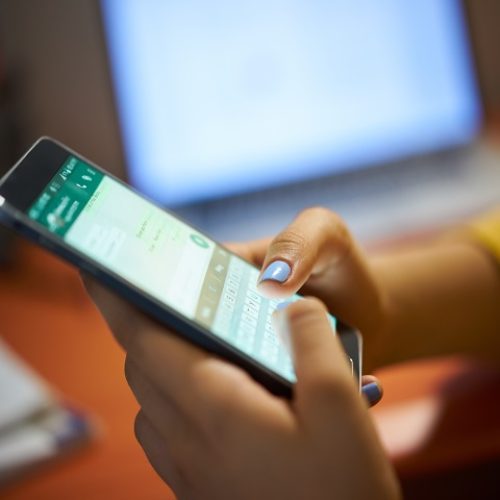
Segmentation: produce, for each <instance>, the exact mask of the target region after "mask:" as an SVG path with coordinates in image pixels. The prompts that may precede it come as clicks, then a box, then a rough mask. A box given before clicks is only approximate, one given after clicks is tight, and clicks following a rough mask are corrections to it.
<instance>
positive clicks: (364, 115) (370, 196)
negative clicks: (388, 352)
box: [0, 0, 500, 499]
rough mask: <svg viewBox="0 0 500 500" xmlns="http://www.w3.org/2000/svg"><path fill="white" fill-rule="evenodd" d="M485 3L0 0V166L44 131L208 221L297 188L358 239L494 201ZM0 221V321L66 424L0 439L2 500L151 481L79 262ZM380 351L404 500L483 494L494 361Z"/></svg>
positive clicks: (496, 100) (400, 238) (144, 494)
mask: <svg viewBox="0 0 500 500" xmlns="http://www.w3.org/2000/svg"><path fill="white" fill-rule="evenodd" d="M499 21H500V4H499V3H498V2H496V1H495V0H483V1H481V2H474V1H472V0H471V1H466V2H461V1H459V0H412V1H408V2H402V1H400V0H399V1H398V0H385V1H383V2H377V3H374V2H369V1H368V0H351V1H344V2H341V1H326V0H314V1H308V2H299V1H284V0H281V1H280V0H273V1H270V0H267V1H265V2H264V1H261V0H253V1H252V2H229V1H222V0H215V1H211V2H206V1H205V2H201V1H199V0H189V1H183V2H175V1H166V0H165V1H145V2H138V1H133V0H101V1H97V0H69V1H68V0H45V1H44V2H39V1H35V0H2V2H0V172H2V173H3V172H5V171H6V170H7V169H8V168H9V167H10V166H11V165H12V164H13V163H14V161H15V160H16V159H17V158H18V157H19V156H20V155H21V154H22V152H23V151H24V150H25V149H26V148H27V147H28V146H29V145H30V144H31V143H32V142H33V141H34V140H35V139H36V138H38V137H39V136H41V135H49V136H52V137H54V138H56V139H58V140H60V141H62V142H64V143H66V144H67V145H69V146H70V147H72V148H74V149H75V150H76V151H78V152H80V153H81V154H83V155H84V156H86V157H88V158H89V159H91V160H92V161H94V162H95V163H97V164H99V165H101V166H103V167H104V168H106V169H108V170H110V171H112V172H113V173H115V174H116V175H118V176H119V177H122V178H124V179H126V180H128V181H129V182H131V183H132V184H133V185H134V186H135V187H137V188H138V189H139V190H140V191H142V192H144V193H145V194H147V195H148V196H150V197H152V198H153V199H155V200H157V201H158V202H160V203H161V204H163V205H165V206H167V207H170V208H172V209H174V210H175V211H177V212H179V213H180V214H182V215H183V216H184V217H186V218H187V219H188V220H190V221H192V222H193V223H195V224H196V225H198V226H200V227H201V228H202V229H204V230H206V231H207V232H209V233H211V234H213V235H214V236H215V237H216V238H218V239H219V240H240V239H251V238H256V237H261V236H265V235H270V234H273V233H276V232H277V231H279V230H280V229H281V228H282V227H284V226H285V225H286V224H287V223H288V222H289V221H290V220H291V219H292V218H293V217H294V215H295V214H296V213H297V212H298V211H300V210H301V209H303V208H305V207H307V206H311V205H323V206H327V207H330V208H332V209H334V210H336V211H337V212H339V213H340V214H341V215H342V216H343V217H344V218H345V220H346V221H347V222H348V224H349V225H350V227H351V228H352V230H353V232H354V233H355V235H356V236H357V237H358V238H360V239H361V241H362V242H364V243H365V245H366V246H367V248H372V249H374V248H378V247H390V246H395V245H399V244H401V243H402V242H403V243H404V242H407V241H410V240H411V241H413V240H415V239H422V238H426V237H428V235H431V234H433V233H434V232H435V231H437V230H439V229H440V228H443V227H446V226H447V225H449V224H452V223H455V222H457V221H460V220H462V219H463V218H465V217H468V216H471V215H473V214H475V213H477V212H479V211H481V210H484V209H485V208H487V207H489V206H492V205H493V204H495V203H497V204H498V202H499V201H500V161H499V158H500V156H499V155H500V152H499V150H500V147H499V144H500V126H499V123H500V58H499V57H498V47H500V33H499V30H498V22H499ZM0 231H1V232H0V256H1V257H0V259H1V262H2V267H1V268H0V295H1V297H2V298H1V300H0V314H1V317H2V322H1V324H0V338H4V339H5V340H6V341H7V344H8V345H9V346H10V348H7V347H6V349H11V350H12V352H11V353H10V354H9V356H10V358H9V359H11V360H12V359H14V358H16V359H17V357H20V358H22V359H24V360H25V361H24V363H26V366H24V368H23V374H24V377H25V379H26V377H28V378H29V379H30V381H31V383H35V384H38V383H40V381H39V380H38V379H37V377H38V375H35V373H37V374H40V375H41V376H42V377H43V379H44V380H45V382H43V384H42V385H43V386H44V387H46V386H47V385H50V386H51V387H52V389H49V390H48V392H49V393H50V397H49V399H50V401H51V402H50V404H49V406H51V408H53V407H54V406H57V408H58V411H59V414H58V415H59V416H58V418H59V420H57V419H55V420H57V422H60V421H61V419H62V420H64V422H66V423H67V422H70V423H69V424H68V425H69V427H68V428H70V430H71V432H70V431H68V430H67V428H64V429H63V430H64V433H65V434H64V433H63V434H64V435H63V438H61V435H60V433H61V432H62V431H61V427H60V426H58V425H56V424H51V425H48V424H47V423H46V422H45V421H44V422H43V426H42V427H43V428H44V429H47V428H50V432H51V434H50V436H51V437H50V440H49V441H50V443H51V444H50V446H48V448H47V446H45V448H43V447H42V448H43V450H45V451H44V453H45V454H44V453H42V452H40V449H42V448H38V451H37V452H33V453H32V454H31V455H30V452H29V450H28V451H26V449H25V451H24V455H23V453H21V452H20V451H19V450H20V448H19V446H17V447H14V451H12V448H3V450H4V453H3V455H2V446H1V444H2V443H1V439H0V466H1V460H2V457H3V460H4V462H5V464H7V466H8V465H9V463H10V464H13V463H14V462H15V460H14V459H13V458H12V457H14V456H16V457H18V459H17V460H18V462H19V463H20V464H21V465H22V462H23V457H24V461H25V462H30V463H28V465H29V467H26V466H23V467H18V468H17V470H18V471H21V470H22V473H21V472H17V473H15V474H14V473H11V472H12V471H11V472H9V474H8V475H6V477H7V476H8V478H9V481H5V484H7V486H5V490H4V491H5V498H19V499H21V498H52V499H54V498H67V497H68V496H69V495H70V494H71V496H72V498H100V497H101V496H102V498H104V496H105V495H106V496H109V495H110V494H115V495H119V496H120V497H121V498H138V497H140V498H157V497H158V498H160V497H162V498H163V497H165V495H167V496H168V494H169V492H168V489H166V488H165V487H164V486H163V485H162V484H161V482H160V481H159V479H157V478H156V476H155V475H154V473H153V472H152V471H151V470H150V469H149V467H148V465H147V464H146V462H145V459H144V458H143V456H142V453H141V451H140V449H139V448H138V446H137V445H136V444H135V443H134V439H133V435H132V422H133V417H134V413H135V411H136V407H135V403H134V402H133V400H132V397H131V396H130V395H129V394H128V391H127V389H126V386H125V382H124V380H123V377H122V375H121V371H122V366H121V365H122V361H123V359H122V353H121V352H120V351H119V349H118V348H117V347H116V346H115V345H114V343H113V341H112V340H111V338H110V337H109V334H108V332H107V331H106V327H105V325H104V324H103V322H102V321H101V320H100V318H99V316H98V315H97V313H96V312H95V310H94V308H93V306H92V305H91V304H90V303H89V302H88V300H87V299H86V297H85V294H84V292H83V290H82V288H81V285H80V282H79V279H78V276H77V274H76V273H75V272H74V271H73V270H71V269H69V268H68V267H66V266H65V265H64V264H61V263H59V262H57V261H56V260H55V259H53V258H52V257H50V256H48V255H46V254H45V253H44V252H42V251H40V250H37V249H35V248H33V247H31V246H30V245H28V244H27V243H24V242H19V241H17V240H15V239H14V238H13V237H12V236H11V235H9V234H8V233H7V232H6V231H3V230H1V229H0ZM26 311H29V314H27V313H26ZM9 352H10V350H9ZM19 362H20V363H21V364H22V363H23V362H21V361H19ZM29 367H31V368H29ZM391 370H392V371H391ZM391 370H388V371H387V373H385V372H384V373H383V374H381V376H382V377H384V381H385V383H386V387H387V388H388V389H387V390H386V393H387V397H386V400H385V402H384V403H383V404H382V405H381V407H380V408H378V409H377V410H376V411H375V412H374V418H375V419H376V422H377V425H378V427H379V430H380V432H381V436H382V438H383V440H384V444H385V445H386V447H387V449H388V452H389V454H390V455H391V457H392V458H393V461H394V463H395V465H396V467H397V470H398V472H399V474H400V477H401V478H402V480H403V485H404V487H405V492H406V493H407V497H408V498H422V497H423V496H426V497H427V498H434V497H435V498H443V497H444V498H452V497H453V498H471V493H470V492H471V491H477V485H478V484H479V483H481V484H482V487H483V489H484V488H486V489H484V491H487V487H486V486H485V485H488V487H489V488H490V489H491V491H492V493H491V494H492V495H497V496H498V494H500V492H499V490H498V486H497V489H496V490H495V486H494V483H495V482H494V481H493V478H494V475H495V471H498V470H499V469H498V467H499V466H500V431H499V430H498V429H496V427H497V426H496V423H495V419H494V418H493V417H494V416H495V418H496V416H500V410H499V409H498V408H496V407H493V406H491V405H493V403H492V402H491V401H490V402H488V403H487V404H489V405H490V406H487V407H484V408H483V404H485V401H489V400H490V399H491V398H488V397H487V395H488V391H487V390H486V388H487V389H488V390H489V389H491V388H496V389H498V385H497V384H496V375H495V374H492V373H491V372H489V371H482V369H480V368H478V367H477V366H476V365H475V364H474V363H471V362H464V361H462V360H456V359H450V360H442V361H439V362H436V361H434V360H432V361H422V362H419V363H413V364H412V365H408V366H403V367H397V368H395V369H391ZM27 372H29V375H27ZM466 374H468V377H467V380H468V381H469V382H468V384H465V385H466V386H467V387H466V390H465V389H463V387H464V385H463V384H462V392H460V391H459V392H457V391H456V387H457V384H456V381H457V380H462V378H463V377H465V375H466ZM471 374H472V375H471ZM35 380H37V381H36V382H35ZM25 382H26V380H25ZM26 383H27V384H28V382H26ZM459 385H460V384H459ZM14 386H15V384H14ZM11 387H12V384H11ZM450 387H451V388H452V389H450ZM389 388H390V389H391V390H389ZM445 388H446V390H445ZM44 390H45V389H44ZM33 391H34V392H37V391H35V390H34V389H33ZM33 391H32V392H33ZM443 391H444V392H446V391H448V392H447V394H448V396H447V397H448V400H447V401H449V400H450V398H451V400H452V402H453V405H452V406H453V411H451V410H449V405H444V403H443V395H442V392H443ZM449 391H451V393H450V392H449ZM11 392H12V391H11ZM14 392H15V391H14ZM28 392H29V391H28ZM37 394H38V395H39V394H40V392H39V391H38V392H37ZM450 394H451V396H450ZM474 398H475V399H474ZM39 399H40V398H39ZM42 399H43V398H42ZM45 401H46V400H45ZM471 401H473V402H474V404H472V403H471ZM31 402H32V404H33V405H34V406H31V407H29V408H31V410H30V411H32V410H33V408H36V404H34V403H33V399H31ZM38 403H40V401H38V402H37V404H38ZM478 407H480V408H483V411H482V413H481V412H479V413H478V412H477V411H476V412H475V413H474V415H475V416H474V417H472V416H471V413H470V409H471V408H474V409H477V408H478ZM422 408H423V409H424V410H425V411H422ZM436 408H437V409H438V410H439V411H438V410H436ZM443 408H444V409H443ZM485 408H487V410H486V409H485ZM433 412H434V413H433ZM28 413H29V412H28ZM35 413H36V412H35ZM26 414H27V413H26V410H25V413H24V414H23V415H24V416H23V418H25V416H26ZM430 414H432V415H434V417H433V418H432V419H431V418H430V417H429V415H430ZM436 415H438V416H436ZM478 415H479V416H478ZM0 417H1V414H0ZM30 418H31V417H30ZM53 421H54V419H52V420H51V422H53ZM496 421H498V420H496ZM408 422H411V426H410V425H409V424H408ZM471 422H472V423H471ZM38 424H39V423H37V425H38ZM40 425H41V424H40ZM40 425H39V426H40ZM409 427H412V428H414V429H418V432H416V433H415V435H413V434H411V433H409V432H408V429H409ZM9 428H10V429H11V428H12V427H9ZM54 429H55V430H54ZM389 429H390V430H391V431H392V432H389ZM450 429H451V430H450ZM396 431H397V432H396ZM2 432H3V433H4V434H3V435H5V432H6V431H2V427H1V419H0V438H1V436H2ZM58 432H59V434H58ZM68 433H69V434H68ZM410 434H411V435H410ZM68 435H69V437H68ZM458 436H459V437H460V439H458ZM45 438H46V434H45ZM27 442H28V443H29V442H30V441H29V439H28V440H27ZM54 443H56V444H54ZM61 443H63V444H64V446H62V445H61ZM84 444H86V445H87V446H83V445H84ZM26 446H27V447H28V448H29V446H28V445H26ZM77 448H78V449H79V448H81V452H80V453H74V454H72V456H71V457H68V458H67V459H66V460H57V462H58V463H57V464H54V465H47V463H48V462H49V461H52V459H56V458H61V457H62V456H63V455H66V454H69V451H74V450H76V449H77ZM5 450H6V451H5ZM47 450H49V451H47ZM16 454H17V455H16ZM19 457H20V458H19ZM49 459H50V460H49ZM42 462H43V463H44V464H45V465H44V466H43V467H41V468H39V467H37V468H38V469H39V470H38V472H32V473H31V474H28V473H27V469H28V468H29V469H33V468H34V465H35V464H36V465H37V466H38V465H39V464H41V463H42ZM16 463H17V462H16ZM7 466H6V467H7ZM11 469H13V467H11ZM16 478H17V479H16ZM0 480H1V475H0ZM450 482H453V484H455V485H456V490H457V491H456V492H455V493H453V495H454V496H447V495H449V494H451V490H450ZM468 488H470V489H468ZM488 491H489V490H488ZM117 492H119V494H118V493H117ZM0 493H2V496H3V492H2V491H1V490H0ZM433 495H434V496H433ZM460 495H463V496H460ZM482 498H487V497H486V496H484V495H483V496H482ZM491 498H494V496H491Z"/></svg>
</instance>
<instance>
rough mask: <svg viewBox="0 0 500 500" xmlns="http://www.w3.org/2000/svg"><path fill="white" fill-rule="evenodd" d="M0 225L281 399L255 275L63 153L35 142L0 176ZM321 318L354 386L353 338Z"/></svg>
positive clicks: (280, 373) (357, 348) (286, 375)
mask: <svg viewBox="0 0 500 500" xmlns="http://www.w3.org/2000/svg"><path fill="white" fill-rule="evenodd" d="M0 220H1V221H2V222H3V223H4V224H6V225H7V226H9V227H11V228H13V229H14V230H15V231H17V232H18V233H20V234H22V235H24V236H25V237H27V238H28V239H30V240H32V241H34V242H36V243H38V244H39V245H41V246H42V247H44V248H46V249H48V250H49V251H51V252H53V253H54V254H56V255H58V256H60V257H62V258H63V259H65V260H67V261H68V262H70V263H72V264H74V265H75V266H76V267H78V268H79V269H81V270H83V271H84V272H86V273H89V274H91V275H93V276H95V278H96V279H97V280H98V281H100V282H101V283H103V284H104V285H105V286H107V287H109V288H110V289H112V290H113V291H114V292H115V293H117V294H118V295H120V296H121V297H123V298H125V299H126V300H128V301H129V302H130V303H132V304H133V305H135V306H137V307H138V308H139V309H141V310H142V311H143V312H145V313H146V314H148V315H150V316H151V317H153V318H154V319H156V320H157V321H159V322H161V323H163V324H164V325H166V326H167V327H168V328H169V329H170V330H172V331H173V332H175V333H176V334H178V335H180V336H181V337H183V338H186V339H188V340H189V341H191V342H193V343H194V344H196V345H198V346H200V347H202V348H204V349H206V350H208V351H210V352H213V353H215V354H217V355H219V356H221V357H223V358H226V359H228V360H230V361H231V362H233V363H235V364H237V365H238V366H240V367H242V368H243V369H245V370H247V371H248V372H249V373H250V374H251V375H252V376H253V377H254V378H255V379H256V380H257V381H259V382H260V383H262V384H263V385H264V386H265V387H267V388H268V389H269V390H270V391H271V392H273V393H275V394H278V395H281V396H285V397H291V395H292V392H293V385H294V382H295V380H296V379H295V374H294V370H293V365H292V361H291V359H290V356H289V353H288V352H287V350H286V348H285V347H284V346H283V345H282V344H281V342H280V340H279V338H278V336H277V335H276V334H275V331H274V329H273V325H272V322H271V320H270V318H271V314H272V312H273V311H274V309H275V308H276V306H277V304H278V301H276V300H269V299H266V298H264V297H262V296H261V295H260V294H259V293H258V292H257V289H256V284H257V277H258V274H259V271H258V269H257V268H256V267H255V266H253V265H252V264H250V263H248V262H246V261H245V260H243V259H241V258H240V257H238V256H237V255H235V254H233V253H231V252H230V251H229V250H227V249H226V248H224V246H222V245H221V244H219V243H216V242H215V241H214V240H212V239H211V238H210V237H209V236H207V235H206V234H204V233H203V232H202V231H199V230H198V229H196V228H194V227H193V226H191V225H189V224H187V223H186V222H184V221H182V220H180V219H179V218H178V217H177V216H175V215H174V214H172V213H171V212H169V211H167V210H164V209H163V208H161V207H159V206H158V205H156V204H155V203H153V202H152V201H150V200H148V199H146V198H145V197H143V196H142V195H140V194H139V193H137V192H136V191H134V190H133V189H132V188H130V187H129V186H127V185H126V184H124V183H123V182H121V181H120V180H118V179H116V178H115V177H113V176H112V175H110V174H108V173H107V172H105V171H104V170H102V169H101V168H99V167H98V166H96V165H94V164H93V163H92V162H90V161H88V160H86V159H85V158H83V157H82V156H80V155H79V154H77V153H75V152H74V151H72V150H71V149H69V148H67V147H66V146H64V145H62V144H60V143H58V142H57V141H54V140H52V139H50V138H41V139H39V140H38V141H37V142H36V143H35V144H34V145H33V146H32V147H31V148H30V149H29V151H28V152H27V153H26V154H25V155H24V156H23V157H22V158H21V159H20V160H19V161H18V163H17V164H16V165H15V166H14V167H13V168H12V169H11V170H10V171H9V172H8V173H7V175H5V176H4V177H3V178H2V179H1V180H0ZM299 298H300V296H298V295H296V296H294V297H293V298H292V299H291V300H297V299H299ZM331 322H332V324H333V326H335V328H336V330H337V332H338V333H339V335H340V339H341V340H342V342H343V345H344V348H345V350H346V352H347V355H348V357H349V358H350V360H351V362H352V367H353V374H354V376H355V377H357V379H358V381H359V380H360V375H361V337H360V335H359V333H358V332H356V331H355V330H354V329H352V328H350V327H348V326H347V325H344V324H342V323H341V322H338V321H336V320H335V318H333V317H331Z"/></svg>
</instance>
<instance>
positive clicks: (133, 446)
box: [0, 242, 173, 500]
mask: <svg viewBox="0 0 500 500" xmlns="http://www.w3.org/2000/svg"><path fill="white" fill-rule="evenodd" d="M16 250H17V254H18V255H17V261H16V265H14V266H12V267H10V268H8V269H1V268H0V318H1V322H0V335H1V336H2V337H3V338H4V339H5V340H7V342H8V343H9V344H10V345H11V346H12V347H14V349H15V350H16V351H17V352H18V353H19V354H20V355H21V356H22V357H23V358H24V359H25V360H26V361H27V362H28V363H30V364H31V366H32V367H34V368H35V369H36V370H37V371H38V372H39V373H40V374H41V375H42V376H43V377H44V378H46V379H47V380H48V381H49V382H50V383H51V384H53V385H54V386H55V388H57V389H58V390H60V391H61V393H62V394H64V396H65V397H67V398H68V399H69V401H70V402H74V403H75V404H76V405H78V406H79V407H81V408H83V409H84V410H87V411H88V412H89V413H90V414H92V415H94V416H95V417H96V419H97V421H98V425H99V426H100V427H101V431H100V434H101V435H100V436H99V438H98V439H97V440H96V441H95V443H93V444H91V445H90V446H89V447H88V448H86V449H85V450H82V451H80V452H77V453H75V455H73V456H71V457H68V458H66V459H64V460H63V461H61V462H59V463H54V464H51V465H48V466H47V467H46V468H45V469H44V470H41V471H39V472H36V473H34V474H33V475H32V476H30V477H29V478H27V479H26V480H25V481H22V482H20V483H18V484H15V485H13V486H12V487H10V488H9V489H7V490H6V491H2V492H1V493H0V496H1V497H2V498H3V499H4V500H14V499H16V500H23V499H26V500H27V499H30V500H32V499H34V498H36V499H37V500H44V499H47V500H48V499H50V500H58V499H68V498H71V499H73V500H79V499H90V498H92V499H93V500H99V499H109V498H120V499H129V498H130V499H137V498H147V499H156V498H158V499H159V498H161V499H166V498H173V495H172V493H171V492H170V490H169V489H168V488H167V487H166V486H165V485H164V484H163V483H162V481H161V480H160V479H159V478H158V477H157V476H156V473H155V472H154V471H153V470H152V469H151V467H150V466H149V464H148V462H147V460H146V458H145V456H144V455H143V452H142V450H141V449H140V447H139V445H138V444H137V442H136V441H135V437H134V434H133V421H134V417H135V414H136V412H137V404H136V403H135V400H134V398H133V396H132V395H131V393H130V391H129V390H128V388H127V385H126V382H125V379H124V375H123V362H124V355H123V352H122V351H121V350H120V348H119V347H118V346H117V344H116V342H115V341H114V340H113V338H112V337H111V334H110V333H109V331H108V330H107V327H106V325H105V323H104V322H103V320H102V319H101V318H100V316H99V315H98V313H97V311H96V310H95V308H94V306H93V305H92V304H91V302H90V301H89V299H88V298H87V297H86V295H85V292H84V290H83V287H82V284H81V282H80V280H79V276H78V274H77V273H76V272H75V271H74V270H73V269H71V268H69V267H68V266H66V265H65V264H62V263H61V262H59V261H58V260H56V259H55V258H54V257H51V256H50V255H48V254H47V253H46V252H43V251H41V250H38V249H36V248H34V247H32V246H31V245H27V244H25V243H24V242H23V243H22V244H20V245H18V246H17V248H16Z"/></svg>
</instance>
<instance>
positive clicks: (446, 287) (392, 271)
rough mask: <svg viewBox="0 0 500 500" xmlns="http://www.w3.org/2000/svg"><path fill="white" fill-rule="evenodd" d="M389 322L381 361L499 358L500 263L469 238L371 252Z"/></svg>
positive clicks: (377, 362)
mask: <svg viewBox="0 0 500 500" xmlns="http://www.w3.org/2000/svg"><path fill="white" fill-rule="evenodd" d="M372 265H373V268H374V271H375V275H376V279H377V281H378V282H379V284H380V286H381V289H382V290H384V292H385V297H386V303H387V323H386V327H385V331H384V343H383V348H382V349H381V350H380V353H379V356H378V358H377V359H376V360H375V364H376V365H377V366H381V365H386V364H390V363H394V362H398V361H403V360H407V359H411V358H416V357H422V356H433V355H442V354H450V353H466V354H469V355H473V356H479V357H482V358H486V359H489V360H492V361H494V362H497V363H499V364H500V268H499V266H498V263H497V262H495V260H494V259H493V258H492V256H491V255H489V254H488V252H487V251H485V250H483V249H482V248H481V247H480V246H479V245H476V244H475V243H472V242H471V241H467V240H465V239H464V240H462V241H456V240H455V241H446V242H440V243H436V244H433V245H428V246H426V247H421V248H415V249H413V250H408V251H402V252H398V253H395V254H392V255H385V256H380V257H376V258H373V260H372Z"/></svg>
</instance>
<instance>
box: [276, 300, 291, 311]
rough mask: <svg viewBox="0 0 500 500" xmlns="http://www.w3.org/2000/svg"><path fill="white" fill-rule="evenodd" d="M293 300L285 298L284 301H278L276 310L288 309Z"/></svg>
mask: <svg viewBox="0 0 500 500" xmlns="http://www.w3.org/2000/svg"><path fill="white" fill-rule="evenodd" d="M291 303H292V302H291V301H289V300H284V301H283V302H278V303H277V304H276V310H277V311H283V309H286V308H287V307H288V306H289V305H290V304H291Z"/></svg>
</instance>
